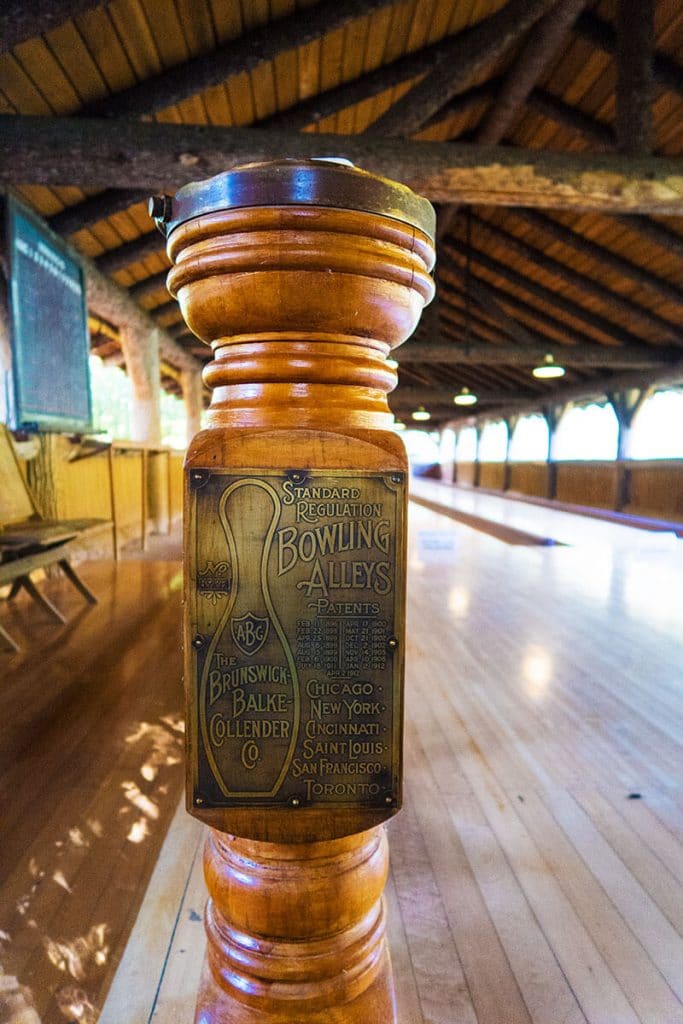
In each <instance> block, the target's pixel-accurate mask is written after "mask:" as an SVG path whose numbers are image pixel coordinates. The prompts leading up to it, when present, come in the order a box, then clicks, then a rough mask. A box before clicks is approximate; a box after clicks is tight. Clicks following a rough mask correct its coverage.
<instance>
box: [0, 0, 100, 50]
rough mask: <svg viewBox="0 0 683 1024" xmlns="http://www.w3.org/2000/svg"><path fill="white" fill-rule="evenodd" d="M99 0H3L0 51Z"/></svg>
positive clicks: (37, 34)
mask: <svg viewBox="0 0 683 1024" xmlns="http://www.w3.org/2000/svg"><path fill="white" fill-rule="evenodd" d="M101 2H102V0H4V2H3V3H2V5H1V6H0V54H2V53H7V52H8V51H9V50H12V49H13V48H14V47H15V46H17V45H18V44H19V43H23V42H24V41H25V40H26V39H33V38H34V37H35V36H39V35H41V34H42V33H43V32H49V31H50V29H53V28H56V27H57V26H58V25H62V24H63V23H64V22H65V21H67V20H68V19H69V18H73V17H74V16H75V15H76V14H79V13H81V12H83V11H87V10H89V9H90V8H91V7H97V6H98V5H99V4H100V3H101Z"/></svg>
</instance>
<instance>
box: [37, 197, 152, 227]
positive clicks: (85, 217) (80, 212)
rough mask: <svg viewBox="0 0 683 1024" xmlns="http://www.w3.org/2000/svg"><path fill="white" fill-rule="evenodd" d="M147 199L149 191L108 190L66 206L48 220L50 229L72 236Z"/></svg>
mask: <svg viewBox="0 0 683 1024" xmlns="http://www.w3.org/2000/svg"><path fill="white" fill-rule="evenodd" d="M147 199H149V189H130V188H108V189H105V190H104V191H103V192H98V193H97V195H94V196H90V197H89V198H88V199H84V200H83V201H82V202H80V203H74V205H73V206H67V208H66V209H65V210H61V211H60V212H59V213H55V214H54V215H53V216H52V217H50V218H48V219H49V224H50V227H51V228H52V230H53V231H56V232H57V234H59V235H73V234H75V233H76V232H77V231H81V230H82V229H83V228H87V227H89V226H90V225H91V224H97V222H98V221H100V220H105V218H107V217H111V216H112V214H114V213H121V211H122V210H127V209H129V207H131V206H135V204H136V203H142V202H144V201H145V200H147Z"/></svg>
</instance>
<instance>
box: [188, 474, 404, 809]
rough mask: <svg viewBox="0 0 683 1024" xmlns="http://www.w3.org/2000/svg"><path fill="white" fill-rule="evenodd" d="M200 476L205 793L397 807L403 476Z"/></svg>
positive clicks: (193, 742) (196, 594) (198, 760)
mask: <svg viewBox="0 0 683 1024" xmlns="http://www.w3.org/2000/svg"><path fill="white" fill-rule="evenodd" d="M189 488H190V550H191V556H190V572H191V583H190V603H191V607H190V608H189V614H190V622H191V634H190V641H191V645H192V648H193V651H194V658H193V665H194V677H193V678H192V679H191V680H190V687H189V692H190V709H189V711H190V714H189V721H188V728H189V729H190V744H189V747H190V751H191V753H192V758H193V761H194V763H193V764H192V766H191V768H192V773H193V794H194V799H195V801H197V802H201V803H202V805H203V806H205V807H230V806H250V805H253V806H283V805H285V806H292V807H302V808H304V807H317V806H349V805H350V806H361V807H379V806H387V805H388V804H395V803H396V801H397V800H398V795H399V789H400V769H401V722H402V681H401V672H402V670H401V664H402V657H401V652H400V646H399V640H398V638H400V637H401V636H402V629H403V619H404V608H403V593H404V581H403V544H404V540H403V536H404V528H403V515H404V503H405V480H404V476H403V474H402V473H387V474H380V473H370V472H368V473H362V472H356V471H350V470H349V471H347V470H339V471H335V470H306V471H303V470H302V471H296V470H293V471H291V472H288V473H285V472H278V471H276V470H241V471H239V472H236V471H234V470H231V471H220V470H219V471H214V470H209V469H196V468H193V469H192V470H190V474H189Z"/></svg>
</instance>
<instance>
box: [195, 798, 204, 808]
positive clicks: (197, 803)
mask: <svg viewBox="0 0 683 1024" xmlns="http://www.w3.org/2000/svg"><path fill="white" fill-rule="evenodd" d="M194 803H195V807H201V806H202V804H203V803H204V797H203V796H196V797H195V798H194Z"/></svg>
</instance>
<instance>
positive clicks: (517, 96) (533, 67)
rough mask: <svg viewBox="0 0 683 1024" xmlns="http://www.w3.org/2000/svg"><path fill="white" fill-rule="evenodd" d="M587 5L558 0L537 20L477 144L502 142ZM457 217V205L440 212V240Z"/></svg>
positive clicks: (581, 0)
mask: <svg viewBox="0 0 683 1024" xmlns="http://www.w3.org/2000/svg"><path fill="white" fill-rule="evenodd" d="M585 5H586V0H561V2H560V3H558V2H557V0H556V2H555V4H554V6H553V7H551V8H550V9H549V10H548V11H547V13H545V14H544V15H543V17H542V18H540V19H539V20H538V22H537V23H536V24H535V25H534V30H533V32H531V33H529V37H528V39H527V40H526V41H525V43H524V44H523V46H522V47H521V51H520V53H519V54H518V55H517V57H516V58H515V60H514V62H513V64H512V66H511V67H510V69H509V70H508V71H507V73H506V74H505V75H504V77H503V84H502V86H501V88H500V91H499V93H498V94H497V96H496V97H495V100H494V102H493V103H492V104H491V105H490V107H489V109H488V111H487V113H486V114H485V115H484V117H483V119H482V121H481V122H480V123H479V125H478V126H477V129H476V131H475V133H474V139H475V142H477V143H479V144H480V145H483V146H495V145H498V143H499V142H502V141H503V139H504V138H505V136H506V134H507V133H508V132H509V131H510V129H511V128H512V127H513V126H514V124H515V122H516V121H517V119H518V118H519V116H520V114H521V113H522V111H523V110H524V107H525V105H526V102H527V100H528V99H529V95H530V93H531V92H532V90H533V89H534V87H535V86H536V85H537V84H538V82H539V81H540V80H541V78H542V77H543V75H544V73H545V70H546V68H547V66H548V64H549V63H550V61H551V60H552V59H553V57H555V55H556V54H557V52H558V50H560V49H561V48H562V45H563V43H564V41H565V39H566V38H567V36H568V35H569V33H570V31H571V28H572V25H573V24H574V22H575V21H576V18H577V17H578V15H579V14H580V13H581V11H582V10H583V8H584V7H585ZM456 214H457V206H450V207H444V208H443V209H442V210H441V211H440V214H439V225H438V233H439V237H440V238H442V237H443V236H444V235H446V234H448V231H449V229H450V226H451V224H452V223H453V220H454V218H455V216H456Z"/></svg>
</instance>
